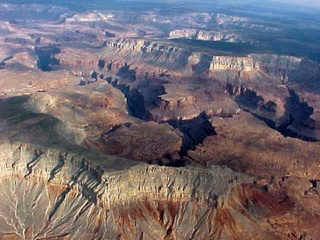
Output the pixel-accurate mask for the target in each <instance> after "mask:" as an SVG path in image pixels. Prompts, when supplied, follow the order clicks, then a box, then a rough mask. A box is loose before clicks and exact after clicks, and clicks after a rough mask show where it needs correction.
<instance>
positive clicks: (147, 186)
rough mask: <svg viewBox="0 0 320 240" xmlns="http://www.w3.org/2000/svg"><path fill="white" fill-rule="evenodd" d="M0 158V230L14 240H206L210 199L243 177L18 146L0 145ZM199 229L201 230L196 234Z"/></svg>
mask: <svg viewBox="0 0 320 240" xmlns="http://www.w3.org/2000/svg"><path fill="white" fill-rule="evenodd" d="M1 160H2V161H1V170H2V171H1V185H2V186H3V187H2V188H1V191H2V192H3V194H4V195H5V196H6V197H5V199H4V201H2V203H1V206H2V207H1V208H0V212H1V215H2V216H3V218H1V220H0V221H1V227H0V233H1V236H2V238H3V237H6V236H7V237H8V236H13V238H14V239H43V238H46V239H51V238H66V239H67V238H68V239H79V238H82V239H97V238H104V239H118V238H120V239H160V238H163V237H169V236H172V235H175V236H177V237H178V238H179V239H185V237H187V236H189V237H191V236H192V235H194V234H195V236H198V237H199V238H198V239H201V238H207V237H209V236H211V234H212V233H210V230H209V228H207V227H206V221H205V220H204V219H203V217H204V216H205V217H209V218H212V214H213V213H214V211H215V202H216V201H217V197H218V196H219V195H223V194H224V193H225V192H226V190H227V188H228V185H231V184H233V182H235V181H239V180H240V179H242V176H241V175H240V174H237V173H234V172H232V171H231V170H229V169H225V168H220V167H215V168H212V169H208V170H203V169H202V170H200V169H192V168H191V169H174V168H165V167H157V166H147V165H143V164H137V163H134V162H131V161H127V160H121V159H118V158H114V157H104V158H99V159H98V158H95V159H92V160H88V159H84V158H83V157H81V156H79V155H76V154H71V153H67V152H63V151H61V150H58V149H44V148H40V147H36V146H32V145H27V144H19V143H16V144H8V143H3V144H1ZM30 214H31V215H30ZM198 214H200V215H198ZM191 216H193V217H192V218H193V219H194V220H191ZM147 223H148V224H147ZM190 224H191V226H193V228H192V227H190ZM199 226H202V227H201V228H203V229H206V230H205V231H203V232H202V231H201V232H198V231H196V230H195V229H196V228H197V227H199ZM79 229H81V231H79ZM192 229H194V230H192Z"/></svg>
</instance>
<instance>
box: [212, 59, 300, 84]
mask: <svg viewBox="0 0 320 240" xmlns="http://www.w3.org/2000/svg"><path fill="white" fill-rule="evenodd" d="M301 62H302V59H301V58H296V57H291V56H280V55H267V54H260V55H258V54H253V55H249V56H248V57H223V56H221V57H213V59H212V62H211V65H210V70H211V71H216V70H235V71H244V72H250V71H256V70H261V71H262V72H264V73H266V74H268V75H270V77H274V78H276V79H278V80H283V81H288V78H289V77H292V74H293V72H295V71H297V70H298V69H299V64H300V63H301Z"/></svg>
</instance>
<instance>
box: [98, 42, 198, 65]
mask: <svg viewBox="0 0 320 240" xmlns="http://www.w3.org/2000/svg"><path fill="white" fill-rule="evenodd" d="M104 54H106V55H108V56H117V57H119V56H120V57H125V58H126V60H127V61H129V62H131V61H132V62H136V61H137V62H138V61H141V62H145V63H148V64H151V65H154V66H158V67H166V68H168V69H181V68H182V67H185V65H186V64H187V63H188V57H189V56H190V55H191V54H192V52H191V51H189V50H187V49H183V48H178V47H173V46H168V45H166V44H161V43H157V42H152V41H148V40H143V39H115V40H109V41H108V42H107V43H106V48H105V52H104Z"/></svg>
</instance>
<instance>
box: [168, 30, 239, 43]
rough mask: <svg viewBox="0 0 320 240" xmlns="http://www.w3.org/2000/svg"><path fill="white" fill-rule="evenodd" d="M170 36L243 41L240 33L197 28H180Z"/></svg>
mask: <svg viewBox="0 0 320 240" xmlns="http://www.w3.org/2000/svg"><path fill="white" fill-rule="evenodd" d="M169 38H189V39H197V40H204V41H226V42H242V40H241V37H240V36H239V35H238V34H234V33H231V32H228V31H205V30H197V29H178V30H173V31H171V32H170V33H169Z"/></svg>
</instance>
